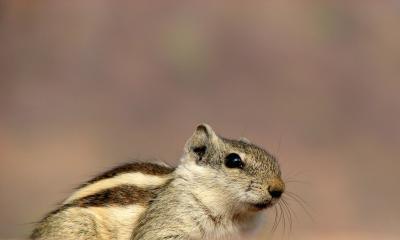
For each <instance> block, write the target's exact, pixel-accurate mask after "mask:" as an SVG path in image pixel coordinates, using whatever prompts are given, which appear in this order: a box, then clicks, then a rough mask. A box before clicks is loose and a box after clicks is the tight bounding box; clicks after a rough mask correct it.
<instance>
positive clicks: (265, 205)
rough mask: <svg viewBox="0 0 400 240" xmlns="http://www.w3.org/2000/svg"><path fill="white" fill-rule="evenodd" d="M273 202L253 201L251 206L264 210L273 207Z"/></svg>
mask: <svg viewBox="0 0 400 240" xmlns="http://www.w3.org/2000/svg"><path fill="white" fill-rule="evenodd" d="M272 205H273V204H272V203H271V201H268V202H260V203H253V204H251V206H252V207H253V208H255V209H257V210H262V209H266V208H269V207H271V206H272Z"/></svg>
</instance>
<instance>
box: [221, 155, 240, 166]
mask: <svg viewBox="0 0 400 240" xmlns="http://www.w3.org/2000/svg"><path fill="white" fill-rule="evenodd" d="M225 166H226V167H228V168H243V166H244V163H243V161H242V159H241V158H240V156H239V155H238V154H236V153H230V154H229V155H228V156H226V158H225Z"/></svg>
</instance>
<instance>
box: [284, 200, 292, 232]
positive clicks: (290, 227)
mask: <svg viewBox="0 0 400 240" xmlns="http://www.w3.org/2000/svg"><path fill="white" fill-rule="evenodd" d="M281 201H282V203H283V205H284V206H285V208H286V212H287V213H288V220H289V234H290V233H291V232H292V230H293V221H292V213H291V212H290V208H289V205H288V203H287V202H286V201H285V199H283V198H282V199H281Z"/></svg>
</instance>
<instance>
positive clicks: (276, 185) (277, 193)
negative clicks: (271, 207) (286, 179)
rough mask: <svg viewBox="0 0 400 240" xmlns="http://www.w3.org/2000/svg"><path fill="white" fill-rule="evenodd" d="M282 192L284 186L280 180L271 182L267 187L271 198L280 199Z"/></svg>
mask: <svg viewBox="0 0 400 240" xmlns="http://www.w3.org/2000/svg"><path fill="white" fill-rule="evenodd" d="M284 191H285V184H284V183H283V181H282V180H280V179H277V180H274V181H272V183H271V185H270V186H269V187H268V192H269V194H270V195H271V197H272V198H280V197H281V195H282V193H283V192H284Z"/></svg>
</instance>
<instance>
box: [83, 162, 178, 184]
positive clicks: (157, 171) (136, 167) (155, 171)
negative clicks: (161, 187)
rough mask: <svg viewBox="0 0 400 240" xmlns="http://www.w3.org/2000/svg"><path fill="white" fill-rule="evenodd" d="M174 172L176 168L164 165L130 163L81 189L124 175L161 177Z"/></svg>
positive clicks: (96, 178) (108, 172)
mask: <svg viewBox="0 0 400 240" xmlns="http://www.w3.org/2000/svg"><path fill="white" fill-rule="evenodd" d="M174 170H175V168H172V167H166V166H162V165H159V164H155V163H148V162H134V163H128V164H125V165H122V166H118V167H116V168H114V169H111V170H109V171H107V172H105V173H103V174H101V175H99V176H97V177H95V178H93V179H91V180H89V181H88V182H86V183H84V184H83V185H81V186H80V187H79V188H82V187H85V186H87V185H89V184H92V183H94V182H97V181H100V180H103V179H107V178H112V177H115V176H117V175H119V174H122V173H130V172H141V173H144V174H149V175H157V176H159V175H166V174H170V173H172V172H173V171H174Z"/></svg>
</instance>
